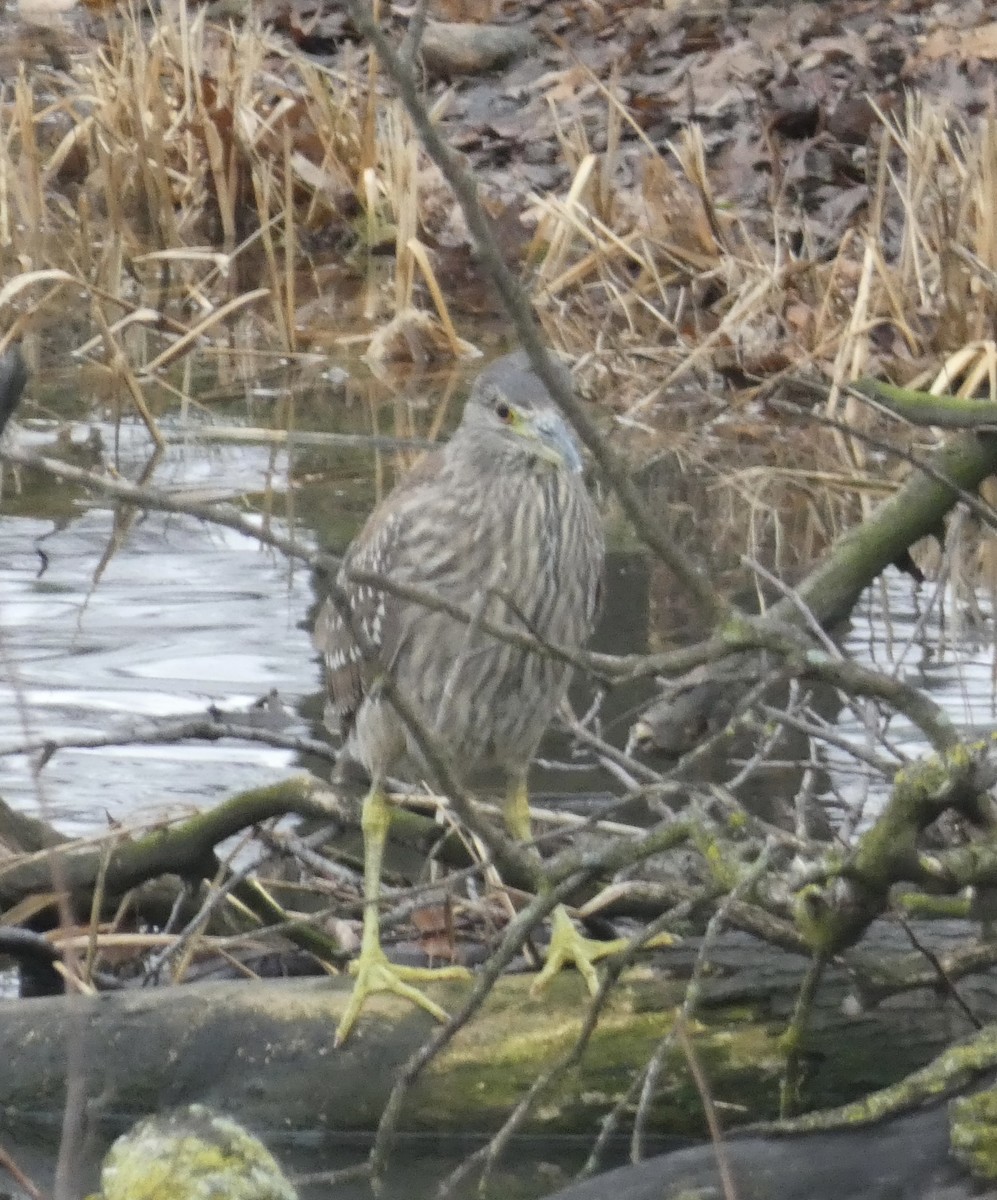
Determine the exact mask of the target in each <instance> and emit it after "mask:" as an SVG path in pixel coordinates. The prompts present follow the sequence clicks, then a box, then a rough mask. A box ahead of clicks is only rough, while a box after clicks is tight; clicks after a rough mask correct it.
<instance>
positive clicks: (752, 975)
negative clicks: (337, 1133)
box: [0, 922, 997, 1135]
mask: <svg viewBox="0 0 997 1200" xmlns="http://www.w3.org/2000/svg"><path fill="white" fill-rule="evenodd" d="M952 924H953V925H955V924H957V923H955V922H953V923H952ZM879 936H881V937H882V938H889V937H893V936H895V935H894V934H893V932H892V931H891V930H890V929H889V928H888V927H887V926H885V925H883V926H882V929H881V933H880V935H879ZM925 936H927V934H925ZM870 937H871V938H872V941H873V942H875V940H876V934H871V935H870ZM695 950H696V947H695V946H694V945H693V944H686V945H683V946H681V947H678V948H676V949H675V950H668V951H665V952H663V953H660V954H656V955H655V956H654V959H653V961H652V964H651V965H647V966H642V967H640V968H638V969H635V970H633V971H631V972H629V973H628V974H627V975H625V976H624V977H623V980H622V982H621V984H620V985H619V987H618V988H617V989H616V991H614V994H613V996H612V998H611V1000H610V1003H609V1006H608V1008H607V1010H606V1012H605V1013H604V1014H603V1016H602V1017H601V1019H600V1021H599V1024H598V1027H597V1029H596V1032H595V1034H594V1036H593V1038H592V1040H591V1042H590V1044H589V1046H588V1047H587V1050H586V1052H585V1054H584V1055H583V1056H582V1059H581V1061H580V1062H579V1063H578V1064H577V1065H575V1066H573V1067H572V1068H571V1069H570V1070H569V1071H567V1072H566V1073H564V1075H562V1076H560V1077H559V1078H558V1079H557V1081H556V1083H555V1084H554V1085H552V1086H551V1088H550V1089H549V1091H546V1092H544V1093H543V1095H542V1096H541V1098H540V1100H539V1102H538V1103H537V1105H536V1106H535V1108H534V1111H533V1112H532V1114H531V1117H530V1119H529V1121H528V1122H527V1123H526V1125H525V1126H524V1132H530V1131H532V1132H544V1133H582V1134H591V1133H592V1132H593V1131H594V1130H595V1129H596V1128H597V1125H598V1121H599V1119H600V1117H601V1116H603V1115H604V1114H605V1112H606V1110H607V1109H608V1108H610V1107H612V1105H613V1104H614V1103H615V1102H616V1100H617V1099H618V1098H619V1097H620V1096H622V1095H623V1093H624V1092H625V1091H626V1089H627V1087H628V1085H629V1084H630V1082H631V1078H632V1073H633V1072H634V1070H639V1069H640V1068H642V1067H643V1065H644V1064H645V1063H646V1062H647V1060H648V1058H649V1057H650V1055H651V1053H652V1052H653V1050H654V1049H655V1047H656V1046H657V1045H658V1043H659V1041H660V1039H661V1038H663V1037H665V1036H666V1035H667V1034H668V1033H669V1032H670V1030H671V1029H672V1024H673V1020H674V1013H675V1011H676V1007H677V1005H678V1004H680V1003H681V1000H682V998H683V996H684V993H685V982H684V981H683V979H682V978H681V976H683V975H687V973H688V970H689V968H690V966H691V963H692V960H693V958H694V955H695ZM710 960H711V965H712V968H713V972H714V974H713V978H712V980H711V981H710V982H708V983H707V985H706V988H705V994H704V996H703V1000H702V1003H701V1004H700V1006H699V1009H698V1017H699V1021H700V1024H699V1025H698V1026H696V1028H695V1032H694V1034H693V1039H692V1040H693V1044H694V1046H695V1050H696V1056H697V1059H698V1061H699V1063H700V1066H701V1068H702V1070H703V1071H704V1073H705V1075H706V1078H707V1079H708V1081H709V1086H710V1089H711V1094H712V1095H713V1097H714V1100H715V1101H717V1102H722V1103H723V1106H724V1112H725V1114H729V1120H730V1123H736V1120H737V1117H736V1114H738V1113H743V1114H744V1115H745V1119H747V1117H748V1116H749V1115H750V1117H751V1118H753V1119H758V1118H759V1117H766V1116H774V1115H775V1114H776V1111H777V1107H778V1094H779V1081H780V1077H781V1074H782V1071H783V1067H784V1047H783V1043H782V1041H781V1037H782V1034H783V1032H784V1030H785V1022H786V1018H787V1015H788V1014H789V1013H790V1012H791V1011H792V1007H793V1004H794V1001H795V994H796V991H797V990H798V988H799V983H800V975H801V972H802V970H803V969H804V966H805V960H804V959H802V958H800V957H798V956H795V955H788V954H784V953H781V952H778V951H771V950H768V949H766V948H764V947H762V946H761V944H760V943H758V942H757V941H755V940H753V939H751V938H748V937H746V936H744V935H731V936H729V937H726V938H724V939H722V940H721V942H720V943H719V944H718V945H717V946H715V947H713V948H712V949H711V954H710ZM529 982H530V977H529V976H528V975H514V976H507V977H505V978H502V979H500V980H499V981H498V983H497V984H496V986H495V988H494V990H493V992H492V994H491V995H490V996H489V998H488V999H487V1001H486V1002H485V1005H484V1007H483V1008H482V1010H480V1011H479V1012H478V1013H477V1014H476V1015H475V1017H474V1019H473V1021H471V1022H470V1023H469V1025H468V1026H467V1027H466V1028H465V1029H464V1030H462V1031H461V1032H460V1033H458V1035H457V1036H456V1038H455V1039H454V1040H453V1042H452V1043H451V1044H450V1045H449V1046H448V1047H447V1049H445V1050H444V1051H443V1052H442V1053H441V1054H440V1055H439V1057H438V1058H436V1059H434V1060H433V1062H432V1063H431V1065H430V1066H429V1068H428V1069H427V1070H426V1072H425V1073H424V1074H423V1075H422V1077H421V1078H420V1079H419V1081H418V1082H417V1084H416V1085H415V1087H414V1088H413V1089H412V1092H411V1094H410V1096H409V1099H408V1102H407V1105H406V1107H405V1110H404V1114H403V1116H402V1121H401V1124H402V1127H404V1128H406V1129H409V1130H413V1131H432V1132H434V1133H436V1134H446V1133H468V1132H471V1131H476V1132H480V1131H482V1130H490V1129H494V1128H496V1127H497V1126H498V1125H499V1124H500V1123H501V1122H502V1120H503V1119H504V1118H506V1117H507V1116H508V1114H509V1112H510V1110H511V1108H512V1107H513V1106H514V1105H515V1104H516V1102H517V1101H518V1100H519V1099H521V1097H522V1095H523V1094H524V1092H525V1091H526V1090H527V1088H528V1087H529V1086H530V1085H531V1083H532V1082H533V1080H534V1079H535V1078H536V1077H537V1075H538V1073H539V1072H540V1071H542V1070H543V1069H544V1068H545V1067H546V1066H553V1065H554V1064H555V1063H557V1062H558V1061H559V1060H560V1059H561V1058H562V1057H563V1056H565V1055H566V1054H567V1053H568V1052H569V1051H570V1050H571V1049H572V1047H573V1046H574V1043H575V1039H576V1037H577V1036H578V1033H579V1030H580V1028H581V1022H582V1020H583V1017H584V1014H585V1010H586V1002H587V995H586V993H585V990H584V987H583V985H582V983H581V981H580V980H579V978H578V977H577V976H576V975H574V974H573V973H566V974H565V975H563V976H562V977H560V978H559V979H558V980H556V981H555V984H554V986H553V988H552V989H551V990H550V992H548V993H547V994H546V995H545V996H544V997H543V998H542V999H540V1000H533V999H531V998H530V996H529ZM350 986H351V983H350V981H349V980H348V979H347V978H345V977H340V978H337V979H329V980H304V981H302V980H294V981H277V982H254V983H212V984H194V985H190V986H184V987H176V988H163V989H159V990H146V991H123V992H116V993H108V994H104V995H100V996H96V997H79V996H76V997H69V998H67V997H47V998H44V999H36V1000H27V1001H10V1002H8V1003H5V1004H2V1005H0V1044H3V1045H4V1046H5V1047H6V1048H7V1051H6V1052H7V1061H6V1065H5V1070H4V1071H3V1072H2V1073H0V1112H3V1113H4V1114H5V1116H6V1118H8V1119H10V1118H13V1117H14V1116H16V1115H19V1114H20V1115H27V1114H36V1115H37V1114H40V1113H41V1114H44V1113H50V1114H56V1113H58V1112H59V1111H60V1110H61V1106H62V1104H63V1100H64V1096H65V1090H66V1083H67V1080H66V1073H67V1070H68V1067H67V1064H68V1063H72V1062H75V1063H79V1064H83V1065H82V1070H83V1071H84V1072H85V1074H86V1081H85V1091H86V1093H87V1094H88V1096H89V1097H91V1098H92V1099H94V1100H95V1101H98V1100H99V1105H100V1106H103V1109H104V1110H105V1111H108V1112H113V1113H114V1114H115V1115H118V1116H128V1117H138V1116H142V1115H144V1114H147V1113H150V1112H155V1111H160V1110H162V1109H163V1108H165V1107H170V1106H173V1105H178V1104H187V1103H192V1102H202V1103H206V1104H209V1105H213V1106H215V1107H217V1108H219V1109H222V1110H224V1111H225V1112H227V1113H229V1114H231V1115H232V1116H234V1117H235V1118H237V1119H239V1120H242V1121H245V1122H246V1123H247V1124H249V1125H250V1127H255V1128H276V1127H284V1128H287V1129H289V1130H343V1131H368V1130H370V1129H372V1128H373V1127H375V1126H376V1124H377V1121H378V1119H379V1118H380V1115H381V1113H382V1111H383V1108H384V1105H385V1102H386V1100H387V1097H388V1094H389V1092H390V1089H391V1086H392V1084H393V1081H394V1079H395V1078H396V1076H397V1073H398V1070H399V1068H400V1067H401V1065H402V1064H403V1063H404V1062H405V1061H406V1060H407V1059H408V1057H409V1056H410V1055H411V1054H412V1053H413V1052H414V1051H415V1050H416V1049H417V1048H418V1047H419V1046H420V1045H421V1044H422V1043H423V1042H424V1041H425V1039H426V1038H427V1037H428V1036H430V1034H431V1033H432V1030H433V1028H434V1026H433V1022H432V1020H431V1019H430V1018H429V1017H427V1016H426V1014H425V1013H423V1012H421V1011H419V1010H415V1009H413V1008H412V1007H411V1006H409V1005H408V1004H406V1003H405V1002H402V1001H399V1000H397V999H395V998H394V997H391V996H387V995H382V996H377V997H374V998H372V999H371V1001H370V1002H369V1004H368V1006H367V1007H365V1009H364V1012H363V1014H362V1016H361V1019H360V1021H359V1023H358V1025H357V1028H356V1030H355V1031H354V1033H353V1034H352V1035H351V1036H350V1038H349V1039H348V1040H347V1042H346V1044H345V1045H344V1046H343V1047H342V1048H341V1049H334V1048H333V1044H332V1038H333V1030H334V1029H335V1026H336V1023H337V1021H338V1020H339V1017H340V1015H341V1013H342V1009H343V1006H344V1004H345V1002H346V997H347V995H348V991H349V988H350ZM964 987H965V988H966V989H967V990H966V992H965V993H964V994H965V995H966V997H967V1001H968V1003H969V1004H970V1005H972V1008H973V1010H974V1011H975V1013H977V1014H978V1015H979V1016H980V1017H982V1018H983V1019H988V1018H989V1019H997V981H989V980H988V979H986V978H983V979H973V980H965V981H964ZM850 991H851V983H850V980H849V978H848V977H847V975H846V974H845V973H844V972H838V973H835V972H833V971H832V972H829V973H828V977H827V979H826V980H825V983H824V986H823V987H822V989H821V994H820V998H819V1006H818V1007H817V1008H816V1009H815V1011H814V1013H813V1017H812V1021H811V1025H810V1029H809V1030H808V1037H807V1047H806V1058H807V1064H808V1075H807V1081H806V1088H805V1093H806V1101H807V1103H808V1104H809V1105H813V1106H819V1107H827V1106H829V1105H835V1104H839V1103H842V1102H845V1101H848V1100H853V1099H855V1098H856V1097H860V1096H863V1095H865V1093H866V1092H867V1091H868V1090H869V1089H870V1088H875V1087H880V1086H883V1085H886V1084H888V1083H892V1082H894V1081H896V1080H899V1079H902V1078H903V1077H904V1076H906V1075H908V1074H909V1073H910V1072H911V1071H913V1070H916V1069H917V1068H918V1067H920V1066H922V1065H923V1064H924V1063H926V1062H928V1061H929V1060H930V1059H931V1058H932V1056H933V1055H935V1054H938V1053H939V1052H941V1051H942V1050H944V1049H945V1048H946V1047H947V1046H948V1044H949V1043H950V1042H951V1040H952V1039H953V1038H954V1037H958V1036H961V1035H962V1034H964V1033H966V1032H967V1031H968V1029H969V1025H968V1021H967V1019H966V1018H965V1017H964V1015H963V1014H962V1012H961V1010H958V1009H956V1008H955V1007H954V1006H951V1005H943V1004H942V1003H941V1002H940V1001H939V1000H938V999H937V998H936V997H935V996H933V995H931V994H930V993H927V992H925V991H920V992H917V993H909V994H904V995H903V996H899V997H894V998H893V999H892V1000H891V1001H890V1002H889V1003H888V1004H884V1005H882V1006H880V1007H879V1008H877V1009H875V1010H873V1011H871V1012H868V1013H865V1014H863V1015H862V1016H861V1017H859V1018H854V1017H848V1016H846V1015H844V1010H845V1009H846V1008H847V1006H846V1005H844V1004H843V1001H844V999H845V997H846V995H848V994H849V993H850ZM430 992H431V994H432V995H433V997H434V999H436V1000H438V1001H439V1002H440V1003H442V1004H443V1005H444V1006H445V1007H447V1008H448V1009H449V1010H450V1011H455V1010H456V1008H457V1007H458V1006H459V1004H460V1002H461V1000H462V998H463V997H464V995H465V994H466V990H465V985H462V984H446V985H442V984H441V985H436V986H435V987H433V988H431V989H430ZM71 1048H72V1050H73V1053H70V1049H71ZM652 1123H653V1125H654V1126H655V1127H656V1128H666V1129H669V1130H670V1131H673V1132H683V1133H688V1134H690V1135H697V1134H702V1133H703V1132H704V1121H703V1116H702V1104H701V1100H700V1097H699V1094H698V1091H697V1089H696V1086H695V1084H694V1082H693V1081H692V1080H691V1078H690V1076H689V1072H688V1069H687V1065H686V1062H685V1059H684V1057H683V1054H682V1051H681V1049H680V1048H679V1047H678V1045H677V1044H676V1046H675V1047H674V1048H673V1049H672V1051H671V1052H670V1055H669V1058H668V1060H667V1062H666V1064H665V1068H664V1070H663V1071H662V1074H661V1086H660V1090H659V1092H658V1094H657V1096H656V1099H655V1102H654V1113H653V1122H652Z"/></svg>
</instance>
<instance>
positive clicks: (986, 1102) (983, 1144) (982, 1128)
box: [949, 1088, 997, 1182]
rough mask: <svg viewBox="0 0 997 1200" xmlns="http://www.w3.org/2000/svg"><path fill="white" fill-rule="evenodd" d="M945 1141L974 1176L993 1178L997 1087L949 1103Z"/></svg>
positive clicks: (996, 1156)
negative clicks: (947, 1132) (996, 1088)
mask: <svg viewBox="0 0 997 1200" xmlns="http://www.w3.org/2000/svg"><path fill="white" fill-rule="evenodd" d="M949 1143H950V1145H951V1147H952V1153H953V1155H954V1156H955V1158H956V1159H958V1161H959V1162H960V1163H961V1164H962V1165H963V1166H964V1167H965V1168H966V1169H967V1170H968V1171H971V1172H972V1174H973V1175H975V1176H976V1178H977V1179H985V1180H988V1181H991V1182H992V1181H994V1180H997V1090H994V1089H993V1088H989V1089H987V1091H985V1092H978V1093H977V1094H976V1095H975V1096H964V1097H961V1098H960V1099H958V1100H954V1101H953V1102H952V1104H951V1106H950V1108H949Z"/></svg>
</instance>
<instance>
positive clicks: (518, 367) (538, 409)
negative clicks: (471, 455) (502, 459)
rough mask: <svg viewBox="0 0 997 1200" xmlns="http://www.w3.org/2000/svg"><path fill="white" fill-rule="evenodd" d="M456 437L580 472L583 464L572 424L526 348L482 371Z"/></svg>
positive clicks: (493, 450)
mask: <svg viewBox="0 0 997 1200" xmlns="http://www.w3.org/2000/svg"><path fill="white" fill-rule="evenodd" d="M560 369H562V370H563V368H560ZM565 375H567V372H565ZM457 437H458V438H461V439H463V438H471V439H473V440H474V442H475V443H476V446H477V449H478V451H479V452H485V453H494V454H499V455H507V454H515V455H522V454H524V453H525V454H526V455H528V456H529V457H530V458H533V459H540V460H541V461H543V462H548V463H552V464H553V465H554V466H557V467H560V468H561V469H562V470H566V471H570V472H572V473H576V474H577V473H580V472H581V470H582V466H583V463H582V455H581V450H580V449H579V447H578V442H577V441H576V440H575V435H574V433H573V432H572V431H571V427H570V426H569V425H568V423H567V421H565V419H564V417H562V416H561V413H560V411H559V410H558V408H557V406H556V405H555V404H554V401H553V400H552V399H551V396H550V393H549V392H548V391H547V389H546V387H544V385H543V384H542V383H541V381H540V379H539V377H538V376H537V375H536V374H535V373H534V371H533V369H532V367H531V366H530V363H529V359H528V358H527V357H526V355H525V354H523V353H518V354H508V355H506V356H505V357H504V358H500V359H497V360H496V361H495V362H493V363H492V364H491V366H489V367H488V368H486V369H485V370H484V371H482V373H481V374H480V375H479V376H478V378H477V380H476V381H475V384H474V387H473V388H472V389H471V395H470V397H469V399H468V402H467V407H466V408H465V409H464V418H463V420H462V421H461V424H460V429H459V430H458V433H457Z"/></svg>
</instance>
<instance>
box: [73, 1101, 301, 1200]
mask: <svg viewBox="0 0 997 1200" xmlns="http://www.w3.org/2000/svg"><path fill="white" fill-rule="evenodd" d="M100 1183H101V1191H100V1195H99V1196H97V1197H93V1198H91V1200H297V1192H296V1191H295V1190H294V1188H293V1187H292V1186H291V1185H290V1183H289V1182H288V1181H287V1179H286V1178H285V1176H284V1173H283V1172H282V1171H281V1169H280V1166H279V1165H278V1163H277V1161H276V1159H275V1158H274V1157H273V1155H272V1154H271V1153H270V1151H269V1150H267V1148H266V1147H265V1146H264V1145H263V1143H262V1142H261V1141H260V1140H259V1139H258V1138H255V1137H254V1136H253V1135H252V1134H251V1133H249V1132H248V1131H247V1130H246V1129H244V1128H243V1127H242V1126H241V1125H239V1124H238V1123H237V1122H236V1121H233V1120H231V1118H229V1117H224V1116H221V1115H219V1114H218V1113H215V1112H212V1111H211V1109H209V1108H206V1107H205V1106H204V1105H201V1104H193V1105H191V1106H190V1107H189V1108H184V1109H179V1110H177V1111H175V1112H171V1113H166V1114H164V1115H162V1116H154V1117H148V1118H146V1119H145V1120H144V1121H140V1122H139V1123H138V1124H137V1125H136V1126H135V1127H134V1128H133V1129H131V1130H129V1132H128V1133H126V1134H124V1135H123V1136H122V1137H120V1138H118V1140H117V1141H116V1142H115V1143H114V1145H113V1146H112V1147H111V1149H110V1150H109V1151H108V1152H107V1157H106V1158H105V1159H104V1165H103V1168H102V1170H101V1176H100Z"/></svg>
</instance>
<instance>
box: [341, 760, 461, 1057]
mask: <svg viewBox="0 0 997 1200" xmlns="http://www.w3.org/2000/svg"><path fill="white" fill-rule="evenodd" d="M390 825H391V806H390V804H389V802H388V798H387V796H386V795H385V794H384V790H383V789H382V787H381V785H380V783H379V782H377V781H376V780H375V781H374V783H373V784H372V786H371V789H370V791H369V792H368V793H367V796H366V798H365V799H364V802H363V812H362V815H361V819H360V826H361V829H362V830H363V866H364V872H363V880H364V911H363V937H362V939H361V942H360V957H359V958H358V959H356V960H355V961H354V962H352V963H351V964H350V973H351V974H353V975H356V977H357V981H356V983H355V984H354V985H353V991H352V993H351V994H350V999H349V1002H348V1004H347V1005H346V1010H345V1012H344V1013H343V1015H342V1017H341V1019H340V1022H339V1025H338V1026H337V1028H336V1045H337V1046H340V1045H342V1043H343V1042H344V1041H345V1040H346V1037H347V1035H348V1034H349V1032H350V1030H351V1029H352V1028H353V1024H354V1022H355V1021H356V1019H357V1017H358V1016H359V1015H360V1010H361V1009H362V1008H363V1005H364V1001H365V1000H366V999H367V997H368V996H369V995H370V994H371V993H372V992H394V993H395V994H396V995H398V996H403V997H404V998H405V999H406V1000H411V1001H412V1003H413V1004H418V1005H419V1006H420V1007H421V1008H424V1009H425V1010H426V1012H428V1013H432V1015H433V1016H434V1017H435V1018H436V1019H437V1021H445V1020H446V1019H447V1013H446V1012H445V1011H444V1010H443V1009H442V1008H440V1006H439V1005H438V1004H437V1003H435V1001H433V1000H430V998H429V997H428V996H426V995H425V994H424V993H423V992H420V991H419V989H418V988H415V987H413V986H412V985H411V984H410V983H406V982H405V981H406V980H407V979H414V980H420V981H423V982H424V981H427V980H430V979H470V977H471V973H470V971H468V970H467V969H466V967H406V966H401V965H399V964H397V963H392V962H389V961H388V957H387V955H386V954H385V953H384V951H383V950H382V949H381V915H380V911H379V910H378V902H379V900H380V894H381V863H382V861H383V859H384V843H385V842H386V841H387V837H388V828H389V826H390Z"/></svg>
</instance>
